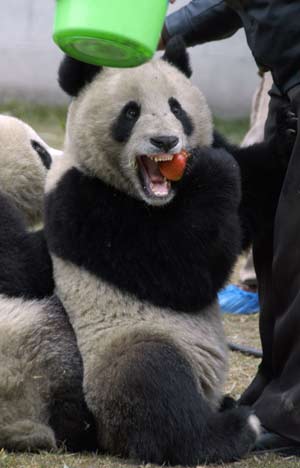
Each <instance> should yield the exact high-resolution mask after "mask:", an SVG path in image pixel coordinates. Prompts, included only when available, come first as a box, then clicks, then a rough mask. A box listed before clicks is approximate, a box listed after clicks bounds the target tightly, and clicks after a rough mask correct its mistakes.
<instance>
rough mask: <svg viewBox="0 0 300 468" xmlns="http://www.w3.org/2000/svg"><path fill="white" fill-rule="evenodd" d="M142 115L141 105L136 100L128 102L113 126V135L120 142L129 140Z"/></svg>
mask: <svg viewBox="0 0 300 468" xmlns="http://www.w3.org/2000/svg"><path fill="white" fill-rule="evenodd" d="M140 115H141V107H140V106H139V104H138V103H136V102H135V101H130V102H128V103H127V104H126V105H125V106H124V107H123V109H122V111H121V113H120V115H119V117H118V118H117V120H116V121H115V122H114V124H113V126H112V136H113V138H114V140H116V141H118V142H119V143H125V142H126V141H128V140H129V138H130V135H131V132H132V130H133V128H134V126H135V124H136V122H137V121H138V119H139V117H140Z"/></svg>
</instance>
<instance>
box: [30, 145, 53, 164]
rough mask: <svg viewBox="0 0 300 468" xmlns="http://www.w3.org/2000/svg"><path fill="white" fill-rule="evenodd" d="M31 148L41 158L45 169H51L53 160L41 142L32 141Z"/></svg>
mask: <svg viewBox="0 0 300 468" xmlns="http://www.w3.org/2000/svg"><path fill="white" fill-rule="evenodd" d="M31 146H32V148H33V149H34V150H35V151H36V152H37V154H38V155H39V157H40V158H41V161H42V163H43V164H44V166H45V168H46V169H50V167H51V163H52V159H51V156H50V154H49V153H48V151H47V150H46V148H44V147H43V146H42V145H41V144H40V143H39V142H37V141H35V140H31Z"/></svg>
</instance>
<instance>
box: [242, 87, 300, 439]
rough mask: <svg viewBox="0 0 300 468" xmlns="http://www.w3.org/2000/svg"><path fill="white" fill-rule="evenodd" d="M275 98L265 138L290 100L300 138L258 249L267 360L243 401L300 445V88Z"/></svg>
mask: <svg viewBox="0 0 300 468" xmlns="http://www.w3.org/2000/svg"><path fill="white" fill-rule="evenodd" d="M270 94H271V102H270V108H269V117H268V121H267V124H266V128H265V137H266V139H269V138H271V137H272V135H273V134H274V132H276V114H277V111H278V109H279V107H281V106H285V105H286V104H287V103H289V102H290V101H291V102H292V105H293V107H294V110H295V112H296V113H297V115H298V135H297V138H296V142H295V145H294V148H293V152H292V156H291V159H290V162H289V167H288V170H287V174H286V177H285V181H284V184H283V188H282V192H281V195H280V199H279V202H278V206H277V211H276V213H275V217H274V224H273V226H270V228H269V230H267V231H265V232H264V233H262V234H261V235H260V237H259V238H258V239H256V240H255V243H254V246H253V254H254V263H255V268H256V273H257V277H258V284H259V294H260V302H261V314H260V324H259V326H260V335H261V342H262V348H263V359H262V362H261V364H260V366H259V369H258V372H257V375H256V377H255V379H254V380H253V382H252V383H251V385H250V386H249V387H248V389H247V390H246V391H245V393H244V394H243V395H242V397H241V401H240V402H241V403H242V404H250V405H253V407H254V409H255V412H256V414H257V415H258V417H259V418H260V420H261V422H262V424H263V425H264V426H265V427H266V428H268V429H269V430H271V431H274V432H276V433H278V434H280V435H282V436H285V437H288V438H291V439H293V440H295V441H298V442H300V127H299V126H300V86H299V87H297V88H294V89H293V90H292V92H291V93H290V95H289V98H290V100H289V98H288V97H283V96H281V95H280V93H278V92H277V90H276V89H275V88H274V89H273V90H272V91H271V93H270ZM266 183H268V181H266Z"/></svg>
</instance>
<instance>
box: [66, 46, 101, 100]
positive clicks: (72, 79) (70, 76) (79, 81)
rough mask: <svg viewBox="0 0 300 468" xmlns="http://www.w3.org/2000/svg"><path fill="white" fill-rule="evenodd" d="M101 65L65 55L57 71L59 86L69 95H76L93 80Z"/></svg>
mask: <svg viewBox="0 0 300 468" xmlns="http://www.w3.org/2000/svg"><path fill="white" fill-rule="evenodd" d="M100 70H101V67H98V66H96V65H90V64H88V63H83V62H79V61H78V60H76V59H74V58H72V57H68V56H67V55H65V57H64V59H63V61H62V62H61V64H60V67H59V71H58V82H59V85H60V87H61V88H62V89H63V90H64V91H65V92H66V93H67V94H69V95H70V96H78V94H79V93H80V91H81V90H82V89H83V88H84V87H85V86H86V85H87V84H89V83H91V82H92V81H93V79H94V78H95V76H96V75H97V74H98V73H99V72H100Z"/></svg>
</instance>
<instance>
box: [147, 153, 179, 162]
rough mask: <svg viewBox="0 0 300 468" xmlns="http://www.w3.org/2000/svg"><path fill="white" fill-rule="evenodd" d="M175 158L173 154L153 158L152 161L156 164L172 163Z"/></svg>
mask: <svg viewBox="0 0 300 468" xmlns="http://www.w3.org/2000/svg"><path fill="white" fill-rule="evenodd" d="M173 158H174V155H173V154H170V155H163V156H152V157H151V159H153V160H154V161H155V162H162V161H172V159H173Z"/></svg>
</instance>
